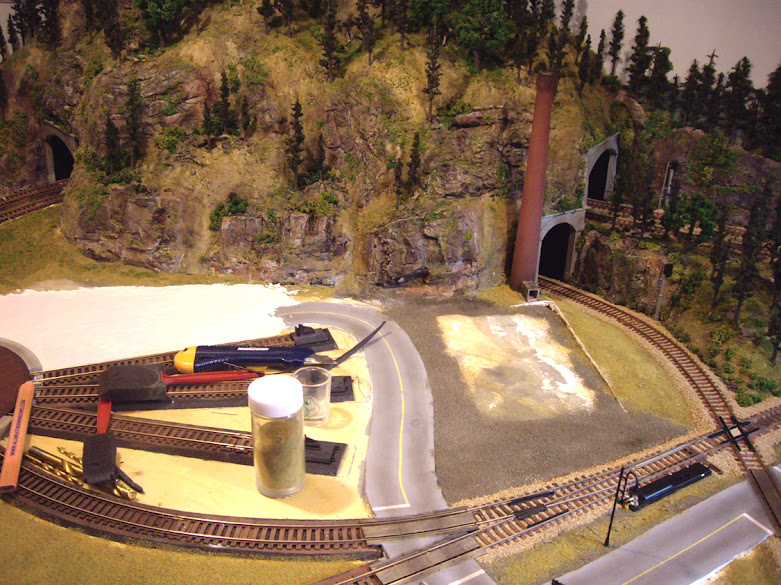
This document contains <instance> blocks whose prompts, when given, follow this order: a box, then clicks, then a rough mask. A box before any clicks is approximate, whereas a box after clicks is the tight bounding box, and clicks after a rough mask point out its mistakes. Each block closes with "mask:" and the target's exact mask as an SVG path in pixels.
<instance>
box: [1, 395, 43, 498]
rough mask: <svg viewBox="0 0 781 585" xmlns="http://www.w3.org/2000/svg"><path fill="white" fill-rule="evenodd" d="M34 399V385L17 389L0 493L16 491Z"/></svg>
mask: <svg viewBox="0 0 781 585" xmlns="http://www.w3.org/2000/svg"><path fill="white" fill-rule="evenodd" d="M34 397H35V384H33V383H32V382H25V383H24V384H22V385H21V386H20V387H19V394H18V395H17V396H16V408H15V409H14V418H13V421H12V422H11V429H10V431H9V435H8V446H7V447H6V449H5V459H4V460H3V470H2V471H0V492H2V493H9V492H14V491H16V485H17V483H18V482H19V470H20V469H21V467H22V455H23V454H24V439H25V438H26V437H27V425H28V423H29V422H30V411H31V410H32V407H33V398H34Z"/></svg>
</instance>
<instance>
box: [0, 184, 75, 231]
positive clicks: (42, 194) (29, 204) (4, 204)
mask: <svg viewBox="0 0 781 585" xmlns="http://www.w3.org/2000/svg"><path fill="white" fill-rule="evenodd" d="M67 184H68V179H62V180H60V181H56V182H54V183H51V184H50V185H44V186H42V187H33V188H32V189H25V190H23V191H17V192H15V193H11V194H10V195H7V196H6V197H0V223H2V222H4V221H8V220H9V219H14V218H17V217H20V216H22V215H24V214H25V213H29V212H31V211H36V210H38V209H43V208H44V207H48V206H49V205H54V204H55V203H61V202H62V200H63V197H64V195H63V194H62V192H63V190H64V189H65V186H66V185H67Z"/></svg>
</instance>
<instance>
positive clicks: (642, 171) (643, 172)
mask: <svg viewBox="0 0 781 585" xmlns="http://www.w3.org/2000/svg"><path fill="white" fill-rule="evenodd" d="M648 142H650V141H648ZM648 142H646V141H644V140H643V138H642V137H641V138H639V139H637V140H635V143H634V144H633V145H632V150H631V152H630V153H629V161H628V168H627V169H626V172H627V175H626V176H625V177H624V183H623V185H624V189H625V191H626V193H625V195H624V196H625V197H628V198H629V203H630V204H631V205H632V230H635V229H637V226H638V225H639V226H640V236H641V237H642V236H643V235H644V234H645V232H646V231H647V230H648V228H649V226H650V223H651V221H652V220H653V213H654V190H653V180H654V166H653V164H652V162H651V158H652V153H651V152H650V151H649V149H648Z"/></svg>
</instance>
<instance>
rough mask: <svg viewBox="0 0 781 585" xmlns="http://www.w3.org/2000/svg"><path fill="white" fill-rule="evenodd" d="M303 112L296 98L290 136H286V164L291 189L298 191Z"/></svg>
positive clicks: (302, 143) (302, 146)
mask: <svg viewBox="0 0 781 585" xmlns="http://www.w3.org/2000/svg"><path fill="white" fill-rule="evenodd" d="M302 117H303V111H302V109H301V102H300V101H299V100H298V98H296V101H295V103H294V104H293V121H292V122H291V123H290V131H291V134H290V135H289V136H288V144H287V162H288V166H289V167H290V171H291V172H292V173H293V188H294V189H295V190H296V191H298V185H299V170H300V168H301V153H302V152H303V150H304V124H303V123H302V122H301V118H302Z"/></svg>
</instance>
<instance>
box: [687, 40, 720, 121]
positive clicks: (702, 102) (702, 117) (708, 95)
mask: <svg viewBox="0 0 781 585" xmlns="http://www.w3.org/2000/svg"><path fill="white" fill-rule="evenodd" d="M717 56H718V55H716V51H714V52H713V53H711V54H710V55H709V56H708V57H709V60H708V63H707V64H705V65H703V66H702V74H701V76H700V85H699V91H698V93H697V100H698V101H699V110H700V111H699V118H698V119H697V120H694V119H692V125H693V126H695V127H697V128H703V129H706V128H707V127H708V120H707V119H708V116H709V115H712V113H711V111H710V110H711V108H712V107H714V106H715V104H716V102H717V98H716V96H715V95H714V90H715V87H716V65H715V59H716V57H717Z"/></svg>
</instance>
